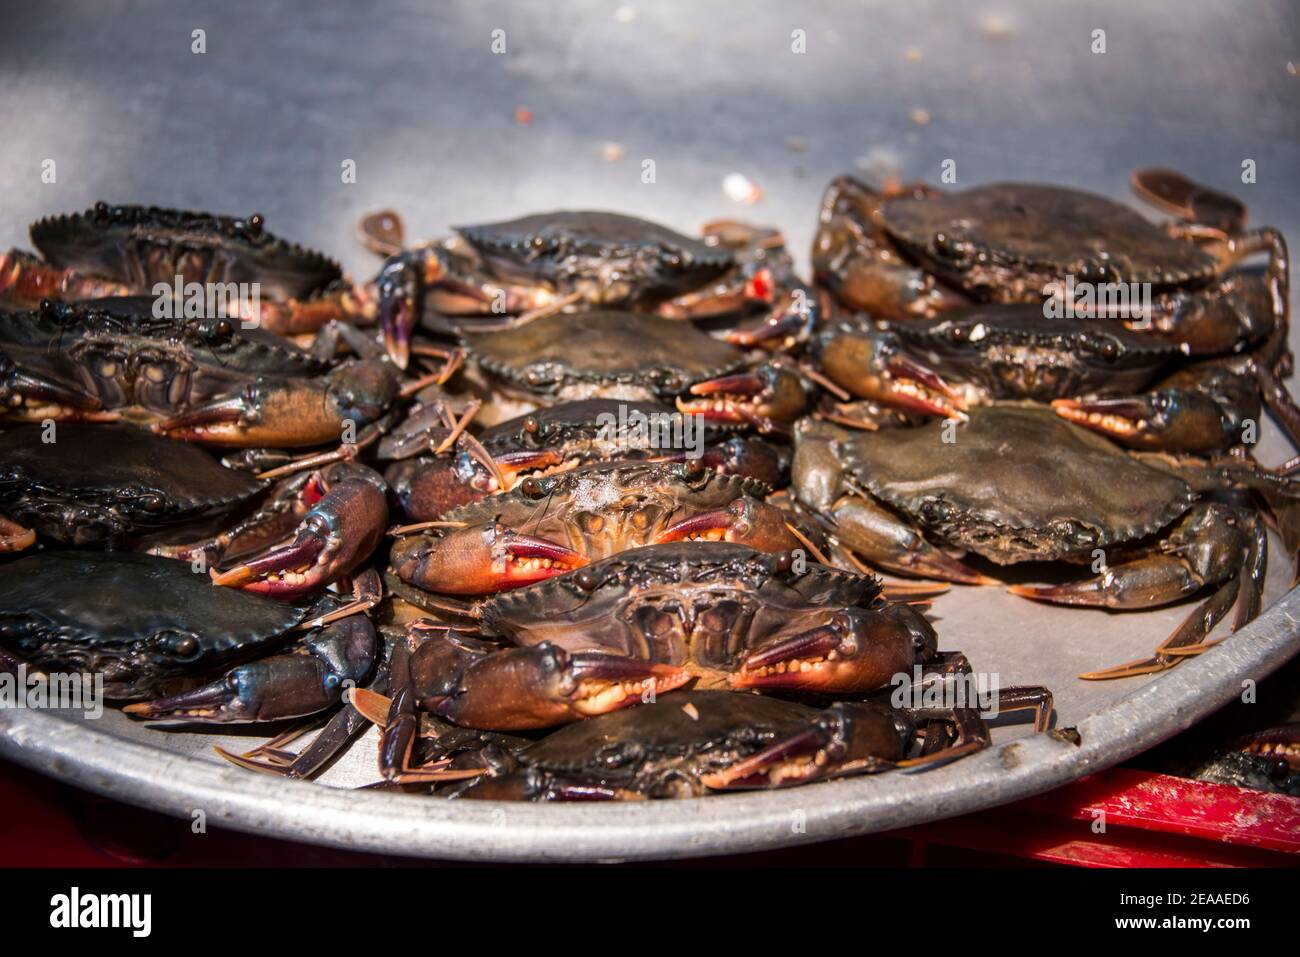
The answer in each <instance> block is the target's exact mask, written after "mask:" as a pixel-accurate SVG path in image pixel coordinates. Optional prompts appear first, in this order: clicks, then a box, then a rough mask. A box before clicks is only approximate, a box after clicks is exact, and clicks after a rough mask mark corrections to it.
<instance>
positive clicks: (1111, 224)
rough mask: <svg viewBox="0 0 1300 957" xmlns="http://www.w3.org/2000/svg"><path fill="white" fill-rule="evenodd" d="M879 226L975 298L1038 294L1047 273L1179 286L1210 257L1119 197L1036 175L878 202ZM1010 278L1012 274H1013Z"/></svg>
mask: <svg viewBox="0 0 1300 957" xmlns="http://www.w3.org/2000/svg"><path fill="white" fill-rule="evenodd" d="M881 216H882V217H883V220H884V225H885V228H886V229H887V230H888V231H889V233H890V234H891V235H892V236H893V237H894V239H895V240H897V241H898V243H899V244H900V246H902V247H903V248H904V249H905V250H906V251H907V252H908V253H909V255H911V256H913V257H915V258H917V259H918V260H920V261H922V263H923V265H925V267H926V268H927V269H930V270H931V271H933V272H935V273H936V274H938V275H940V276H941V277H943V278H945V279H947V280H949V281H950V282H953V283H955V284H957V285H959V286H962V287H964V288H968V289H970V290H971V291H972V292H974V293H976V294H977V295H980V297H981V298H987V299H991V300H999V299H1001V300H1012V299H1016V300H1018V299H1024V298H1026V297H1029V298H1036V297H1041V295H1042V287H1043V286H1044V285H1046V284H1047V283H1049V282H1062V281H1064V279H1065V276H1066V275H1067V274H1068V275H1072V276H1074V277H1075V279H1076V280H1078V281H1083V280H1087V281H1091V282H1140V283H1152V284H1154V285H1157V286H1178V285H1183V284H1186V283H1192V282H1197V281H1201V280H1205V279H1208V278H1209V277H1210V276H1211V275H1213V273H1214V272H1215V268H1216V264H1215V260H1214V258H1213V257H1211V256H1210V255H1209V254H1207V253H1205V252H1203V251H1202V250H1200V249H1199V248H1197V247H1196V245H1194V244H1193V243H1189V242H1184V241H1182V240H1178V239H1174V238H1173V237H1171V236H1169V235H1168V234H1166V233H1164V232H1163V231H1161V230H1160V229H1159V228H1158V227H1156V226H1155V225H1153V224H1152V223H1151V222H1149V221H1148V220H1146V219H1144V218H1143V217H1142V216H1141V215H1139V214H1138V213H1136V212H1135V211H1134V210H1132V209H1130V208H1129V207H1127V206H1123V205H1121V204H1119V203H1116V202H1113V201H1111V200H1109V199H1106V198H1104V197H1102V196H1097V195H1095V194H1093V193H1085V192H1082V191H1080V190H1073V189H1066V188H1064V187H1060V186H1050V185H1043V184H1036V183H994V184H992V185H989V186H977V187H974V188H973V189H967V190H961V191H960V192H956V193H948V194H944V195H940V196H931V197H925V198H917V197H911V196H907V197H898V198H895V199H890V200H887V201H886V202H885V203H883V204H882V206H881ZM1012 280H1014V281H1012Z"/></svg>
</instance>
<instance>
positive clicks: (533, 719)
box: [367, 541, 957, 773]
mask: <svg viewBox="0 0 1300 957" xmlns="http://www.w3.org/2000/svg"><path fill="white" fill-rule="evenodd" d="M389 586H390V589H391V590H392V591H393V592H394V593H395V594H396V595H398V596H399V597H401V598H404V599H406V600H408V601H411V602H413V603H415V604H417V605H421V604H424V605H429V604H430V603H428V602H427V601H426V598H427V596H422V595H421V594H420V593H419V592H418V591H417V590H415V589H412V588H410V587H409V586H406V585H403V584H402V583H401V582H400V581H397V582H394V581H393V580H391V579H390V580H389ZM431 607H434V608H435V609H437V610H438V612H439V614H440V615H443V616H444V617H445V616H446V615H448V614H451V615H452V618H450V619H446V620H448V621H450V620H453V619H456V618H458V619H461V620H463V621H466V622H469V623H470V626H469V628H468V629H467V628H466V626H464V625H456V626H455V627H449V625H448V624H447V623H445V622H437V621H425V622H416V623H414V624H412V625H411V626H410V628H409V631H408V635H409V639H410V640H409V644H410V648H409V649H408V650H409V652H410V675H411V678H410V688H409V689H407V690H406V691H403V689H402V685H401V683H399V682H398V681H397V678H396V677H395V678H394V683H393V684H392V685H390V688H391V690H392V694H393V701H394V707H397V706H398V703H399V702H401V703H403V706H404V707H407V706H413V705H414V704H416V703H418V707H419V709H420V710H423V711H428V712H431V713H433V714H434V715H435V716H436V717H439V718H442V719H444V720H448V721H451V722H453V723H455V724H461V725H468V726H471V727H475V728H480V729H484V730H505V731H514V730H522V729H527V728H541V727H549V726H552V725H555V724H560V723H564V722H567V721H573V720H578V719H580V718H585V717H590V716H592V715H594V714H598V713H601V712H603V711H609V710H614V709H617V708H621V707H627V706H630V705H634V704H636V703H637V702H638V701H640V700H642V699H643V697H648V696H651V695H657V694H663V693H665V692H667V691H670V690H672V689H674V688H677V687H680V686H681V685H683V684H685V683H686V682H688V681H690V680H692V679H695V680H696V681H697V682H698V683H699V684H700V685H701V686H722V687H727V686H731V687H735V688H749V689H757V690H767V691H803V692H822V693H832V694H833V693H848V692H862V691H868V690H873V689H876V688H880V687H883V686H884V685H886V684H888V683H889V682H890V680H891V678H892V676H894V675H896V674H900V673H907V674H910V673H911V671H912V668H913V666H914V665H919V666H922V667H923V668H931V667H933V668H938V669H940V670H943V669H944V668H947V667H949V666H950V665H953V666H955V663H957V658H955V657H953V656H952V655H949V654H947V653H941V652H938V651H937V650H936V646H937V638H936V636H935V633H934V630H933V629H932V628H931V627H930V625H929V624H928V623H927V622H926V620H925V619H924V618H923V617H922V616H921V615H920V614H919V613H918V612H916V611H915V610H914V609H913V608H912V607H910V606H909V605H906V604H896V603H893V602H890V601H888V600H886V599H885V598H883V597H882V595H881V591H880V587H879V584H878V582H877V581H876V580H875V579H873V578H871V577H869V576H862V575H857V574H853V573H850V572H844V571H841V570H839V569H835V568H831V567H828V566H824V565H819V564H816V563H814V562H808V561H806V560H805V557H804V556H802V555H797V554H795V553H791V552H781V553H766V552H761V551H758V550H756V549H753V548H750V547H748V546H745V545H740V544H736V543H732V542H724V541H676V542H671V543H666V544H657V545H649V546H646V547H643V548H634V549H630V550H628V551H624V552H619V553H617V554H615V555H612V556H610V557H608V558H605V559H602V560H600V561H597V562H593V563H591V564H588V565H584V566H583V567H581V568H578V569H577V570H575V571H571V572H568V573H567V574H564V575H560V576H557V577H553V578H549V579H547V580H545V581H542V582H539V583H537V584H534V585H530V586H528V587H525V588H519V589H515V590H512V591H505V592H500V593H498V594H496V595H493V596H491V597H488V598H484V599H479V600H478V601H475V602H473V603H468V604H463V605H462V606H461V607H459V608H458V609H454V608H453V606H452V605H450V604H449V603H447V602H446V601H438V602H436V603H433V604H432V606H431ZM395 662H396V657H395ZM397 674H398V669H397V665H396V664H394V675H395V676H396V675H397ZM379 710H382V709H378V708H375V707H369V708H367V711H368V713H370V714H372V715H374V714H375V713H376V712H377V711H379ZM389 724H390V726H391V721H390V722H389ZM397 751H398V752H400V753H409V747H405V746H404V747H402V748H398V749H397ZM402 770H412V769H410V768H405V767H404V768H403V769H402ZM389 771H391V772H393V773H396V771H395V770H394V769H391V768H390V769H389Z"/></svg>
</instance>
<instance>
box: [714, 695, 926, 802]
mask: <svg viewBox="0 0 1300 957" xmlns="http://www.w3.org/2000/svg"><path fill="white" fill-rule="evenodd" d="M912 732H913V728H912V727H911V725H910V723H909V722H908V720H907V719H906V718H905V717H904V716H902V715H899V714H895V713H892V709H884V708H873V707H871V706H869V705H863V704H856V703H850V702H837V703H836V704H833V705H831V706H830V707H829V708H827V709H826V710H825V711H824V712H823V713H822V715H821V716H820V717H819V718H818V719H817V720H815V721H813V722H810V723H809V725H808V727H807V728H806V729H804V730H802V731H795V732H794V733H792V734H788V735H786V736H785V737H782V738H778V739H777V740H775V741H773V742H772V743H771V744H769V745H768V746H767V747H765V748H763V749H762V750H761V751H759V752H758V753H757V754H752V755H750V756H749V757H747V758H743V759H741V760H739V761H737V762H735V763H734V764H731V765H729V766H727V767H725V768H722V769H721V770H718V771H714V772H712V773H710V774H706V775H703V776H702V777H701V778H700V781H701V782H702V783H703V784H704V785H705V787H708V788H711V789H712V790H715V791H731V790H749V789H754V788H763V789H766V788H777V787H787V786H790V785H795V784H803V783H805V782H808V781H818V780H821V779H823V778H828V777H835V776H836V775H840V774H845V773H860V772H871V771H883V770H885V769H887V768H892V767H897V766H898V765H899V764H900V763H901V762H902V761H903V760H904V758H905V757H906V749H907V742H908V739H909V738H910V737H911V735H912Z"/></svg>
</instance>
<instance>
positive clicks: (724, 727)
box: [462, 691, 824, 800]
mask: <svg viewBox="0 0 1300 957" xmlns="http://www.w3.org/2000/svg"><path fill="white" fill-rule="evenodd" d="M823 718H824V713H823V712H822V711H820V710H818V709H817V708H811V707H808V706H807V705H802V704H796V703H795V702H791V701H782V700H780V699H777V698H771V697H767V696H765V695H753V694H740V693H737V692H731V691H675V692H673V693H672V694H671V695H666V696H665V697H663V698H661V699H660V700H658V701H655V702H652V703H650V704H644V705H640V706H639V707H636V708H628V709H625V710H622V711H616V712H613V713H612V714H606V715H601V716H600V717H597V718H592V719H590V720H588V721H579V722H576V723H575V724H571V725H568V726H566V727H564V728H560V729H559V730H558V731H554V732H552V733H551V734H548V735H547V736H546V737H545V738H543V739H542V740H541V741H539V742H538V743H537V744H534V745H532V746H531V747H528V748H525V749H523V750H522V751H520V752H519V753H518V754H517V755H516V757H517V758H518V760H519V763H520V765H521V766H520V768H519V769H518V770H516V771H513V772H511V773H510V774H509V775H508V776H506V777H505V778H504V779H485V780H483V781H482V782H481V783H478V784H476V785H475V786H473V787H471V788H468V789H466V790H464V791H463V793H462V796H464V797H474V798H493V797H498V796H508V797H512V798H515V799H520V800H538V799H544V798H546V797H547V794H548V791H549V789H550V786H551V784H552V782H551V780H550V778H551V776H553V775H554V776H558V777H559V778H560V779H561V781H562V782H563V783H565V784H569V785H577V786H582V785H589V786H592V787H600V788H617V789H620V790H623V791H628V792H633V793H636V794H642V795H645V796H646V797H650V798H666V797H688V796H698V795H703V794H705V793H708V789H707V788H706V787H704V785H703V784H702V783H701V781H700V779H701V778H702V777H704V776H705V775H707V774H709V773H711V772H717V771H721V770H723V769H725V768H728V767H730V766H732V765H733V764H735V763H736V762H738V761H741V760H744V759H745V758H747V757H749V756H751V755H753V754H757V753H758V752H759V751H761V750H762V749H763V748H765V747H767V746H768V745H769V744H771V743H773V742H774V741H777V740H781V739H785V738H792V737H794V736H795V735H797V734H799V733H800V732H803V731H807V730H809V729H810V728H812V727H814V726H815V725H816V723H817V722H818V721H819V720H822V719H823Z"/></svg>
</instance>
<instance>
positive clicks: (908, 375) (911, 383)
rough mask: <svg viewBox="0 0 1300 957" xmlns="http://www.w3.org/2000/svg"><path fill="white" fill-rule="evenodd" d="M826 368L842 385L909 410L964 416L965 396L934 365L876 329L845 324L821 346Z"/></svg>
mask: <svg viewBox="0 0 1300 957" xmlns="http://www.w3.org/2000/svg"><path fill="white" fill-rule="evenodd" d="M820 353H821V365H822V370H823V371H824V373H825V374H826V376H827V377H828V378H829V379H830V380H831V381H832V382H834V383H835V384H836V385H838V386H840V387H841V388H844V389H847V390H848V391H849V392H850V393H852V394H853V395H854V396H856V397H857V398H859V399H869V400H871V401H874V402H882V403H884V404H886V405H890V406H893V407H895V408H898V409H903V410H905V411H909V412H919V413H921V414H922V415H938V416H943V417H945V418H951V419H959V420H961V421H965V420H966V414H965V410H966V401H965V399H964V398H963V397H962V396H961V394H960V393H959V392H958V391H957V390H956V389H954V388H953V387H952V386H951V385H949V384H948V382H947V380H946V379H944V378H943V376H941V375H940V374H939V373H938V372H936V371H935V370H934V369H931V368H930V367H929V366H927V365H925V364H924V363H922V362H920V361H918V360H917V359H915V358H913V357H912V356H909V355H908V354H906V353H905V352H903V351H902V347H901V345H900V344H899V343H898V341H897V339H896V337H895V336H893V335H892V334H890V333H887V332H883V331H880V330H876V329H861V330H841V331H839V332H836V333H832V334H831V335H829V336H827V337H826V338H825V339H824V340H823V342H822V343H821V346H820Z"/></svg>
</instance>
